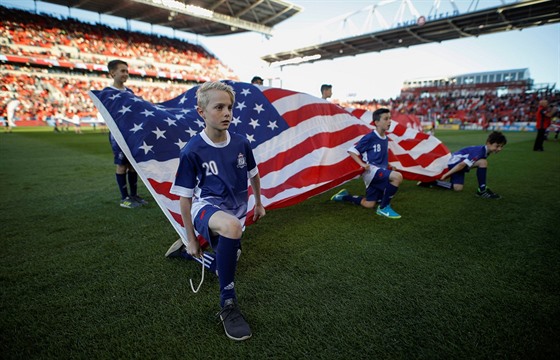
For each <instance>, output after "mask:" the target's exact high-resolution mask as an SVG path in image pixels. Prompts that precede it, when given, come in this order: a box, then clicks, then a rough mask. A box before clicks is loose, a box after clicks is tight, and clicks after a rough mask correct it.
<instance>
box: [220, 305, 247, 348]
mask: <svg viewBox="0 0 560 360" xmlns="http://www.w3.org/2000/svg"><path fill="white" fill-rule="evenodd" d="M218 316H219V317H220V321H221V322H222V324H223V325H224V330H225V332H226V335H227V337H228V338H230V339H231V340H236V341H241V340H246V339H248V338H250V337H251V335H253V334H252V333H251V328H250V327H249V324H247V321H245V318H244V317H243V315H242V314H241V311H240V310H239V307H238V306H237V304H236V303H235V300H234V299H227V300H226V301H225V303H224V307H223V308H222V311H220V312H219V313H218Z"/></svg>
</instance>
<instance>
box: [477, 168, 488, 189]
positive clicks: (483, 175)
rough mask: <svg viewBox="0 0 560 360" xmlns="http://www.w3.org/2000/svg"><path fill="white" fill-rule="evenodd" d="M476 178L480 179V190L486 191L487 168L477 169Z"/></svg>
mask: <svg viewBox="0 0 560 360" xmlns="http://www.w3.org/2000/svg"><path fill="white" fill-rule="evenodd" d="M476 178H477V179H478V188H479V189H480V191H484V190H486V168H477V169H476Z"/></svg>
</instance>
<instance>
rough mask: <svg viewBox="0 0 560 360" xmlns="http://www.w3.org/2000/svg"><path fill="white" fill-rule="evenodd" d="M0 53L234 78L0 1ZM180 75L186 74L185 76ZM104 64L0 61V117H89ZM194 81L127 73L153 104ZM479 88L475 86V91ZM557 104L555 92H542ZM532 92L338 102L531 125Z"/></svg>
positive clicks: (177, 53) (163, 40) (185, 51)
mask: <svg viewBox="0 0 560 360" xmlns="http://www.w3.org/2000/svg"><path fill="white" fill-rule="evenodd" d="M0 55H17V56H29V57H43V58H48V59H50V60H53V61H63V60H68V61H75V62H80V63H88V64H99V65H106V64H107V62H108V61H110V60H113V59H115V58H119V59H122V60H125V61H127V62H128V63H129V66H131V67H133V68H137V69H140V70H144V71H148V70H156V71H158V72H165V71H170V72H173V73H180V74H185V75H187V74H188V75H196V76H198V77H199V78H200V79H201V81H204V79H207V80H216V79H233V80H238V78H237V77H236V76H235V75H234V74H233V71H232V70H231V69H229V68H228V67H227V66H225V65H224V64H222V63H221V61H220V60H219V59H217V58H216V57H215V56H213V55H212V54H211V53H209V52H208V51H207V50H206V49H204V48H203V47H201V46H198V45H194V44H191V43H188V42H186V41H182V40H178V39H171V38H167V37H160V36H154V35H148V34H143V33H136V32H129V31H125V30H120V29H112V28H110V27H107V26H103V25H99V24H96V25H91V24H87V23H83V22H80V21H77V20H74V19H58V18H55V17H51V16H46V15H37V14H33V13H30V12H27V11H21V10H14V9H7V8H5V7H2V6H0ZM185 79H186V77H185ZM110 83H111V80H110V79H109V78H108V76H107V73H106V71H105V70H104V69H101V68H99V70H96V71H92V70H89V71H88V70H83V69H81V70H80V69H72V68H68V67H66V68H64V67H62V66H56V65H52V66H36V65H33V64H22V63H19V64H18V63H9V62H8V63H2V65H1V67H0V116H5V114H4V113H5V106H6V104H7V103H8V102H9V100H10V99H12V98H17V99H18V100H20V102H21V106H20V109H19V111H18V113H17V118H19V120H37V121H45V120H46V119H47V118H49V117H51V118H52V117H53V116H55V115H56V116H65V117H70V114H74V113H77V114H78V115H79V116H80V117H81V118H84V117H90V118H94V117H96V114H97V111H96V109H95V107H94V105H93V103H92V102H91V100H90V99H89V96H88V95H87V92H88V91H89V90H91V89H102V88H104V87H106V86H108V85H110ZM195 84H196V82H192V81H191V82H189V81H177V80H172V79H166V78H165V77H161V76H159V75H158V76H157V77H150V76H144V77H141V76H137V77H131V78H130V79H129V81H128V82H127V86H128V87H130V88H131V89H132V90H133V91H134V92H135V93H136V94H137V95H139V96H141V97H143V98H144V99H146V100H149V101H151V102H154V103H159V102H162V101H166V100H170V99H172V98H174V97H176V96H178V95H180V94H181V93H183V92H185V91H186V90H188V89H189V88H190V87H192V86H194V85H195ZM479 90H480V89H479ZM547 98H548V99H549V102H550V103H552V104H559V103H560V97H559V95H558V92H553V93H552V94H550V95H549V96H547ZM538 100H539V95H538V94H537V93H528V92H525V91H512V92H511V93H508V94H506V95H501V96H500V95H498V93H497V91H472V92H465V91H450V92H448V93H444V92H442V91H441V89H440V91H439V92H437V93H431V94H430V93H429V92H428V93H426V92H424V93H422V94H421V95H413V94H411V93H403V94H401V96H399V97H396V98H395V99H388V100H371V101H359V102H353V103H341V104H339V105H341V106H343V107H350V108H362V109H367V110H371V111H374V110H376V109H378V108H380V107H387V108H389V109H391V110H392V111H393V112H398V113H402V114H410V115H416V116H418V117H419V118H420V120H422V121H433V122H439V123H449V122H453V123H463V124H464V123H477V124H481V125H484V124H489V123H492V122H504V123H512V122H531V121H534V119H535V116H534V113H535V111H536V109H537V106H538ZM61 114H62V115H61Z"/></svg>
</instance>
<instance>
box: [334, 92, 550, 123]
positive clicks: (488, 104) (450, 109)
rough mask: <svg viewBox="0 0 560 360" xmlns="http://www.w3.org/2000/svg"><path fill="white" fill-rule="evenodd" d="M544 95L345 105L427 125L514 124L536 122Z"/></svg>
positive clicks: (429, 98) (425, 97)
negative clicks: (393, 113)
mask: <svg viewBox="0 0 560 360" xmlns="http://www.w3.org/2000/svg"><path fill="white" fill-rule="evenodd" d="M540 96H541V95H540V94H538V93H535V92H533V93H528V92H519V93H514V94H505V95H498V94H497V93H496V92H490V91H485V92H478V93H473V94H467V95H456V94H449V95H448V96H445V95H442V94H438V95H435V94H431V95H426V94H423V95H422V96H411V95H403V96H399V97H396V98H395V99H387V100H372V101H359V102H356V103H352V104H344V105H345V106H346V107H354V108H362V109H367V110H371V111H375V110H376V109H378V108H381V107H388V108H390V109H392V110H393V111H396V112H399V113H402V114H410V115H416V116H418V117H419V118H420V119H421V120H423V121H437V122H439V123H442V124H445V123H452V122H454V123H463V124H464V123H478V124H481V125H483V124H488V123H493V122H503V123H514V122H531V121H535V111H536V110H537V107H538V103H539V98H540ZM547 98H549V101H550V102H551V103H560V95H559V93H558V92H552V93H550V94H549V95H548V96H547ZM347 105H348V106H347Z"/></svg>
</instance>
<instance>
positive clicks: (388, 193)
mask: <svg viewBox="0 0 560 360" xmlns="http://www.w3.org/2000/svg"><path fill="white" fill-rule="evenodd" d="M397 190H399V188H398V187H397V186H395V185H392V184H390V183H389V184H387V187H386V188H385V193H384V194H383V200H381V204H380V205H379V207H380V208H382V209H383V208H385V206H387V205H389V203H390V202H391V199H392V198H393V196H395V193H396V192H397Z"/></svg>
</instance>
